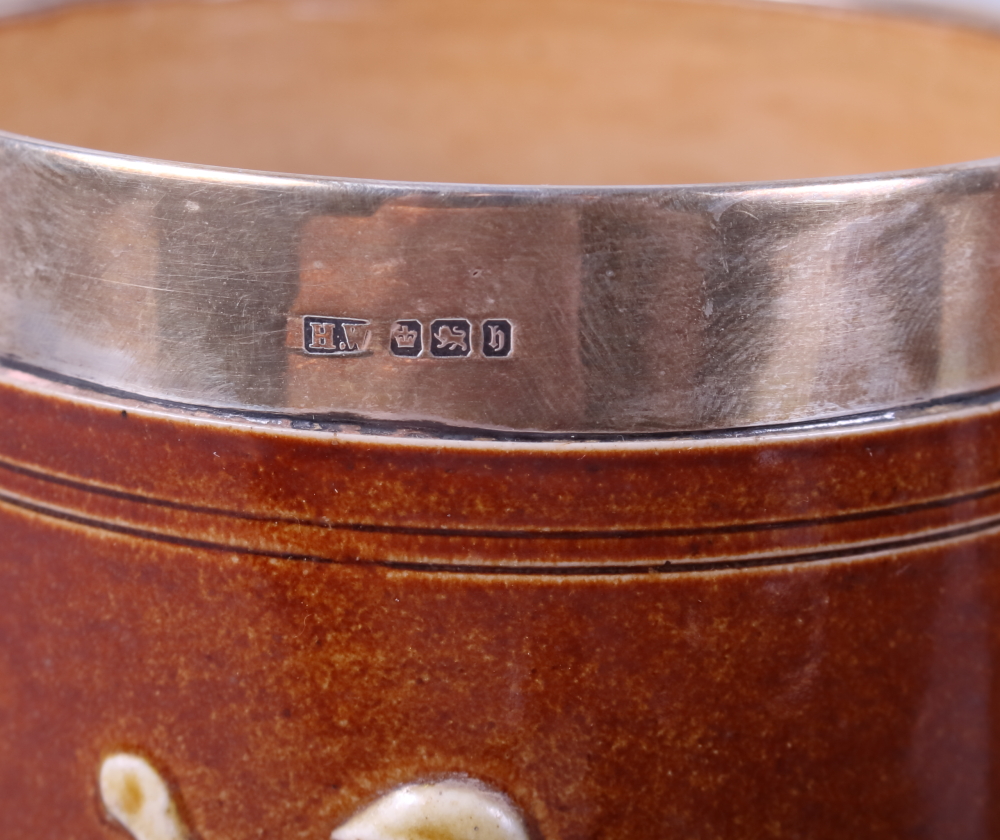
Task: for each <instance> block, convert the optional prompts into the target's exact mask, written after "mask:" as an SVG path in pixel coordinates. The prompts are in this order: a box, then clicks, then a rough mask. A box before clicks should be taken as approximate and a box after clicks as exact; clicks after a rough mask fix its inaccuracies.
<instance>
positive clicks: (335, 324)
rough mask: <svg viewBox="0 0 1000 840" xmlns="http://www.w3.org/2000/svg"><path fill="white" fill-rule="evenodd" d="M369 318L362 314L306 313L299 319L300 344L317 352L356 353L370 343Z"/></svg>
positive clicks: (346, 354)
mask: <svg viewBox="0 0 1000 840" xmlns="http://www.w3.org/2000/svg"><path fill="white" fill-rule="evenodd" d="M370 326H371V321H365V320H363V319H361V318H327V317H325V316H320V315H306V316H305V317H304V318H303V319H302V344H303V348H304V349H305V351H306V352H307V353H310V354H312V355H317V356H357V355H359V354H361V353H364V352H365V351H366V350H367V349H368V345H369V344H371V340H372V333H371V330H370V329H369V327H370Z"/></svg>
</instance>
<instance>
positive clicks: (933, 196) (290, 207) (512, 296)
mask: <svg viewBox="0 0 1000 840" xmlns="http://www.w3.org/2000/svg"><path fill="white" fill-rule="evenodd" d="M998 174H1000V159H998V160H990V161H984V162H979V163H974V164H962V165H956V166H953V167H946V168H941V169H936V170H920V171H913V172H908V173H901V174H893V175H888V176H875V177H865V178H859V179H835V180H829V181H818V182H787V183H771V184H738V185H723V186H689V187H649V188H624V189H619V188H607V187H606V188H568V187H565V188H556V187H552V188H549V187H546V188H534V187H478V186H453V185H435V184H405V183H385V182H369V181H351V180H338V179H332V178H319V177H317V178H302V177H282V176H271V175H264V174H255V173H248V172H242V171H235V170H233V171H230V170H223V169H213V168H208V167H198V166H182V165H174V164H167V163H160V162H154V161H148V160H143V159H136V158H128V157H123V156H116V155H110V154H102V153H98V152H89V151H82V150H77V149H71V148H66V147H61V146H56V145H51V144H46V143H44V142H40V141H35V140H31V139H27V138H23V137H18V136H14V135H10V134H3V133H0V357H2V359H3V360H4V361H5V363H7V364H11V365H15V366H24V367H28V368H31V369H39V370H42V371H44V372H47V373H48V374H50V375H54V376H59V377H67V378H72V379H74V380H80V381H83V382H87V383H92V384H94V385H96V386H99V387H102V388H107V389H114V390H120V391H124V392H128V393H131V394H135V395H141V396H144V397H150V398H155V399H162V400H169V401H176V402H180V403H188V404H195V405H203V406H211V407H217V408H221V409H233V410H255V411H265V412H276V413H280V414H289V415H303V416H307V417H327V418H334V419H336V418H364V419H367V420H377V421H378V420H384V421H389V422H391V423H393V424H403V425H405V424H409V423H413V424H419V423H428V422H429V423H440V424H445V425H448V426H455V427H465V428H478V429H484V430H504V431H511V432H545V433H556V434H562V433H584V434H586V433H623V434H624V433H649V432H652V433H657V432H664V433H665V432H674V431H686V430H714V429H724V428H732V427H745V426H760V425H768V424H782V423H793V422H805V421H810V420H815V419H821V418H831V417H838V416H844V415H851V414H856V413H862V412H871V411H879V410H883V409H887V408H891V407H896V406H901V405H906V404H912V403H916V402H921V401H925V400H931V399H937V398H944V397H950V396H956V395H961V394H966V393H970V392H977V391H983V390H987V389H992V388H997V387H1000V305H998V304H1000V283H998V281H1000V181H998ZM307 318H310V319H313V320H311V321H309V322H308V323H307V321H306V319H307ZM414 334H416V337H414ZM400 341H401V342H402V343H400Z"/></svg>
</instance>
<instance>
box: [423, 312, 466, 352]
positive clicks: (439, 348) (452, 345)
mask: <svg viewBox="0 0 1000 840" xmlns="http://www.w3.org/2000/svg"><path fill="white" fill-rule="evenodd" d="M471 352H472V324H470V323H469V322H468V321H466V320H465V318H441V319H439V320H437V321H431V355H432V356H436V357H437V358H439V359H458V358H464V357H465V356H468V355H469V353H471Z"/></svg>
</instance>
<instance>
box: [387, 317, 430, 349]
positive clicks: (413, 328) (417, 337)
mask: <svg viewBox="0 0 1000 840" xmlns="http://www.w3.org/2000/svg"><path fill="white" fill-rule="evenodd" d="M389 352H390V353H392V355H393V356H409V357H410V358H416V357H417V356H419V355H420V354H421V353H423V352H424V326H423V324H421V323H420V322H419V321H396V323H395V324H393V325H392V329H391V330H389Z"/></svg>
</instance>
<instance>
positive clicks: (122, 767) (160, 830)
mask: <svg viewBox="0 0 1000 840" xmlns="http://www.w3.org/2000/svg"><path fill="white" fill-rule="evenodd" d="M100 789H101V801H102V802H103V803H104V807H105V808H107V809H108V813H109V814H110V815H111V816H112V817H114V818H115V820H117V821H118V822H119V823H121V824H122V826H124V827H125V828H126V829H127V830H128V831H129V832H130V833H131V835H132V836H133V837H134V838H135V840H187V837H188V833H187V831H186V829H185V828H184V824H183V823H182V822H181V818H180V816H179V815H178V813H177V807H176V806H175V805H174V801H173V799H172V798H171V796H170V789H169V788H168V787H167V783H166V782H165V781H164V780H163V779H162V778H161V777H160V774H159V773H157V772H156V770H154V769H153V767H152V766H151V765H150V763H149V762H148V761H146V759H144V758H142V757H141V756H138V755H130V754H128V753H115V754H114V755H110V756H108V757H107V758H106V759H104V762H103V763H102V764H101V773H100Z"/></svg>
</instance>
